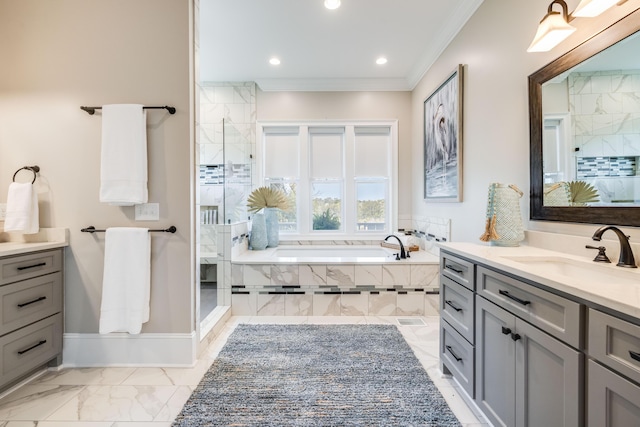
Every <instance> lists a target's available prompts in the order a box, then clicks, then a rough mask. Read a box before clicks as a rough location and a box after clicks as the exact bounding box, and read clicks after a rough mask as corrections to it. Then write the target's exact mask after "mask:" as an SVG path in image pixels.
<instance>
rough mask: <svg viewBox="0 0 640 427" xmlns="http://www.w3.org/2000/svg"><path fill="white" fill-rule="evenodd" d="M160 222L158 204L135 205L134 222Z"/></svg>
mask: <svg viewBox="0 0 640 427" xmlns="http://www.w3.org/2000/svg"><path fill="white" fill-rule="evenodd" d="M158 220H160V204H159V203H142V204H140V205H136V221H158Z"/></svg>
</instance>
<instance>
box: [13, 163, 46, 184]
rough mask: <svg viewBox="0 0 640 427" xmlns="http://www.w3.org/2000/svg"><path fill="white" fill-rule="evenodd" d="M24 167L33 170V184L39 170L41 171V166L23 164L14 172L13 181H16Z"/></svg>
mask: <svg viewBox="0 0 640 427" xmlns="http://www.w3.org/2000/svg"><path fill="white" fill-rule="evenodd" d="M22 169H26V170H28V171H31V172H33V181H31V183H32V184H33V183H34V182H36V176H37V175H36V174H37V173H38V172H40V166H37V165H36V166H23V167H21V168H20V169H18V170H17V171H16V173H14V174H13V182H16V175H18V172H20V171H21V170H22Z"/></svg>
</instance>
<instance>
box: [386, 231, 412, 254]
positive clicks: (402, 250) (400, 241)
mask: <svg viewBox="0 0 640 427" xmlns="http://www.w3.org/2000/svg"><path fill="white" fill-rule="evenodd" d="M389 237H395V238H396V240H397V241H398V243H399V244H400V258H402V259H405V258H407V253H406V252H405V250H404V245H403V244H402V240H400V238H399V237H398V236H396V235H395V234H389V235H388V236H387V237H385V238H384V241H385V242H386V241H387V239H389Z"/></svg>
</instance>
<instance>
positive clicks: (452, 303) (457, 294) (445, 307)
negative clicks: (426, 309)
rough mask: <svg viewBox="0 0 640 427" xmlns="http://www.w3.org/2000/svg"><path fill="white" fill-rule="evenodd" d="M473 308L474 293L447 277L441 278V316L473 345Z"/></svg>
mask: <svg viewBox="0 0 640 427" xmlns="http://www.w3.org/2000/svg"><path fill="white" fill-rule="evenodd" d="M473 306H474V299H473V292H471V291H470V290H469V289H467V288H465V287H464V286H461V285H459V284H457V283H456V282H454V281H453V280H451V279H449V278H447V277H445V276H441V277H440V315H441V316H442V318H443V319H445V320H446V321H447V322H449V323H450V324H451V326H453V327H454V328H455V329H456V330H457V331H458V332H459V333H460V335H462V336H463V337H464V338H465V339H466V340H467V341H469V342H470V343H471V344H473V342H474V336H473V321H474V318H475V316H474V313H473Z"/></svg>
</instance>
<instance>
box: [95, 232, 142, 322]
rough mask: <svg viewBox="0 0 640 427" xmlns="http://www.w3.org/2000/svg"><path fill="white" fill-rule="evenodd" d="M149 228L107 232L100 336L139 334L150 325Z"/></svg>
mask: <svg viewBox="0 0 640 427" xmlns="http://www.w3.org/2000/svg"><path fill="white" fill-rule="evenodd" d="M149 234H150V233H149V229H148V228H139V227H120V228H107V232H106V235H105V248H104V275H103V279H102V303H101V305H100V333H101V334H108V333H109V332H129V333H130V334H139V333H140V330H141V329H142V324H143V323H145V322H147V321H149V297H150V285H151V236H150V235H149Z"/></svg>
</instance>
